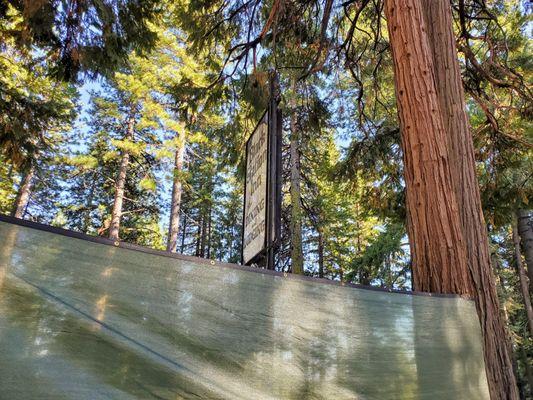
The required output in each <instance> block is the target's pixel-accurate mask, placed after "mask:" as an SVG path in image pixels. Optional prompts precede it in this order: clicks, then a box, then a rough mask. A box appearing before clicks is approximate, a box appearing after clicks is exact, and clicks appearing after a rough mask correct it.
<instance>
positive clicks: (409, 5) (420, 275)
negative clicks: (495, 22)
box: [385, 0, 518, 399]
mask: <svg viewBox="0 0 533 400" xmlns="http://www.w3.org/2000/svg"><path fill="white" fill-rule="evenodd" d="M424 5H427V7H426V8H425V7H424ZM385 11H386V14H387V20H388V26H389V33H390V38H391V47H392V53H393V58H394V61H395V62H394V64H395V81H396V97H397V100H398V109H399V115H400V124H401V127H402V145H403V150H404V163H405V180H406V192H407V208H408V224H407V225H408V233H409V237H410V243H411V250H412V252H413V254H412V256H413V277H414V286H415V289H417V290H422V291H435V292H440V293H458V294H474V295H475V298H476V305H477V310H478V314H479V317H480V321H481V328H482V332H483V338H484V352H485V365H486V371H487V380H488V383H489V389H490V392H491V398H492V399H518V390H517V386H516V379H515V377H514V375H513V373H512V361H511V356H510V345H509V342H508V340H507V333H506V329H505V325H504V321H503V318H502V316H501V315H500V310H499V304H498V299H497V294H496V287H495V284H494V277H493V276H492V271H491V269H490V258H489V252H488V240H487V233H486V230H485V225H484V223H483V215H482V212H481V202H480V197H479V189H478V186H477V180H476V175H475V168H474V158H473V154H474V153H473V144H472V139H471V137H470V134H469V131H468V121H467V119H466V114H465V112H464V99H463V95H462V88H461V87H460V85H461V79H460V74H459V69H458V68H459V67H458V63H457V55H456V53H455V48H454V38H453V32H452V30H451V27H452V26H451V14H450V13H451V11H450V4H449V3H448V2H445V1H443V0H439V1H431V2H427V3H424V2H421V1H420V0H387V1H386V6H385ZM424 13H425V14H424ZM425 18H427V19H428V20H429V21H430V23H428V24H426V21H425ZM426 27H429V29H430V33H429V35H427V34H426V33H427V32H428V28H426ZM439 52H442V53H439ZM437 53H439V54H437Z"/></svg>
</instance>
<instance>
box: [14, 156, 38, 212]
mask: <svg viewBox="0 0 533 400" xmlns="http://www.w3.org/2000/svg"><path fill="white" fill-rule="evenodd" d="M34 176H35V167H34V166H33V165H32V166H31V167H30V168H29V169H28V170H27V171H26V173H25V174H24V176H23V177H22V179H21V181H20V185H19V189H18V192H17V197H16V199H15V204H13V210H12V212H11V215H12V216H13V217H15V218H24V214H25V213H26V208H28V203H29V202H30V197H31V190H32V187H33V177H34Z"/></svg>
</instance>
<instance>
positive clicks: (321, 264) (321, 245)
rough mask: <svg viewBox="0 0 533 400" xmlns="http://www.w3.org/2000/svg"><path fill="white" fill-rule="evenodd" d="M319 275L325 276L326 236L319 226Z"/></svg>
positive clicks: (320, 276)
mask: <svg viewBox="0 0 533 400" xmlns="http://www.w3.org/2000/svg"><path fill="white" fill-rule="evenodd" d="M317 232H318V277H319V278H323V277H324V237H323V236H322V229H320V228H318V229H317Z"/></svg>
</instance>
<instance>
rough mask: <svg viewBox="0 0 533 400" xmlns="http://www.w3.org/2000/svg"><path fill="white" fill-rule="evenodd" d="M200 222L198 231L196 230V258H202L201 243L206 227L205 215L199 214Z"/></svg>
mask: <svg viewBox="0 0 533 400" xmlns="http://www.w3.org/2000/svg"><path fill="white" fill-rule="evenodd" d="M199 217H200V220H199V221H198V223H197V230H196V249H195V251H194V255H195V256H196V257H200V242H201V239H202V227H203V226H204V223H203V218H204V217H203V214H202V213H201V212H200V213H199Z"/></svg>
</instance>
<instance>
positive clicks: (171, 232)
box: [167, 133, 185, 252]
mask: <svg viewBox="0 0 533 400" xmlns="http://www.w3.org/2000/svg"><path fill="white" fill-rule="evenodd" d="M179 136H180V137H179V138H178V140H179V143H178V147H177V148H176V152H175V154H174V176H173V177H172V198H171V202H170V221H169V224H168V240H167V251H171V252H175V251H176V250H177V248H178V234H179V226H180V208H181V192H182V183H181V179H182V178H181V172H182V171H183V159H184V155H185V140H184V139H185V135H184V134H182V133H180V135H179Z"/></svg>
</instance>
